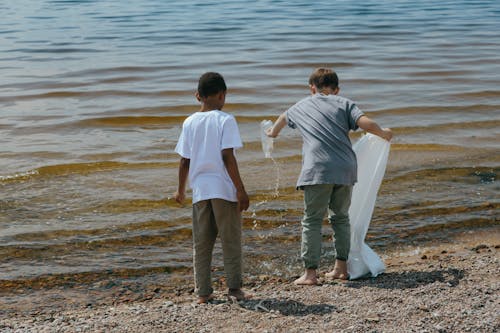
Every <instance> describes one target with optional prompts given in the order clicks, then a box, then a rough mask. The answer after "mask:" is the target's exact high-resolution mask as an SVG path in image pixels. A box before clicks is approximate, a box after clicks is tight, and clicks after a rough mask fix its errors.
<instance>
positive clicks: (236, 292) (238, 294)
mask: <svg viewBox="0 0 500 333" xmlns="http://www.w3.org/2000/svg"><path fill="white" fill-rule="evenodd" d="M227 297H228V298H230V297H235V298H236V300H237V301H245V300H247V299H250V298H252V295H250V294H245V293H244V292H243V290H241V289H229V291H228V293H227Z"/></svg>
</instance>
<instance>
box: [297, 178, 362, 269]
mask: <svg viewBox="0 0 500 333" xmlns="http://www.w3.org/2000/svg"><path fill="white" fill-rule="evenodd" d="M303 189H304V206H305V208H304V218H303V219H302V245H301V256H302V260H303V261H304V266H305V268H311V269H317V268H318V266H319V259H320V256H321V227H322V224H323V219H324V218H325V214H326V211H327V210H328V220H329V221H330V224H331V226H332V228H333V232H334V238H335V250H336V253H337V255H336V259H339V260H347V258H348V256H349V250H350V246H351V226H350V224H349V206H350V205H351V195H352V185H330V184H319V185H308V186H304V187H303Z"/></svg>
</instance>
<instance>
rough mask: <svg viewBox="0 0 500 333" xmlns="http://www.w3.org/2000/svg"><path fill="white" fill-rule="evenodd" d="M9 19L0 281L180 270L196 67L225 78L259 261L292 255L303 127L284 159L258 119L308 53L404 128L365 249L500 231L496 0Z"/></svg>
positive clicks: (77, 0) (292, 83) (186, 264)
mask: <svg viewBox="0 0 500 333" xmlns="http://www.w3.org/2000/svg"><path fill="white" fill-rule="evenodd" d="M0 16H1V17H2V20H1V21H0V69H1V73H2V77H1V80H0V115H1V118H0V147H1V148H0V280H2V281H3V282H4V283H5V282H6V281H11V282H12V281H17V282H18V283H19V284H21V285H22V284H23V283H26V284H29V281H33V279H44V278H45V279H47V280H48V279H49V277H57V278H60V280H61V281H66V280H68V279H71V278H72V276H78V277H79V278H81V277H82V276H87V277H88V276H93V279H99V277H105V276H109V275H110V274H112V275H113V276H116V277H119V276H121V275H123V276H129V275H131V274H132V273H131V272H133V274H132V275H134V276H145V275H148V274H150V273H151V272H158V271H165V272H171V273H172V274H175V273H176V272H178V273H179V274H182V272H187V271H189V268H190V267H191V254H192V251H191V209H190V205H186V206H185V207H179V206H178V205H177V204H175V202H173V201H172V200H171V196H172V194H173V192H174V191H175V189H176V186H177V165H178V160H179V157H178V156H177V155H176V154H175V152H174V147H175V144H176V141H177V138H178V136H179V134H180V128H181V124H182V121H183V120H184V119H185V118H186V117H187V116H188V115H189V114H191V113H193V112H195V111H197V109H198V107H199V105H198V103H197V101H196V99H195V98H194V90H195V88H196V85H197V80H198V78H199V76H200V75H201V74H202V73H203V72H205V71H218V72H220V73H221V74H223V75H224V77H225V79H226V82H227V85H228V88H229V90H228V96H227V100H226V101H227V105H226V106H225V109H224V110H225V111H227V112H230V113H232V114H234V115H235V116H236V118H237V121H238V123H239V127H240V131H241V135H242V139H243V141H244V145H245V146H244V148H243V149H241V150H240V151H238V154H237V158H238V163H239V166H240V171H241V174H242V177H243V180H244V182H245V183H246V187H247V190H248V192H249V194H250V196H251V206H250V209H249V211H248V212H245V213H244V228H243V235H244V251H245V253H246V257H247V269H248V270H249V271H252V272H254V273H259V272H261V273H270V274H277V275H285V276H287V275H289V274H291V273H292V272H296V271H297V269H299V268H300V262H299V260H298V254H299V253H298V252H299V246H300V245H299V242H300V219H301V217H302V208H303V204H302V193H301V192H300V191H296V190H295V182H296V178H297V176H298V173H299V170H300V164H301V139H300V137H299V134H298V133H297V132H295V131H293V130H291V129H285V130H284V131H283V132H282V135H281V136H280V138H278V139H277V140H276V141H275V143H274V146H275V148H274V149H275V150H274V154H273V157H274V158H275V161H276V164H275V163H273V161H272V160H270V159H266V158H264V154H263V152H262V150H261V143H260V128H259V124H260V122H261V121H262V120H264V119H272V120H274V119H276V117H277V116H278V115H279V114H280V113H281V112H282V111H284V110H286V109H287V108H288V107H289V106H291V105H292V104H294V103H295V102H296V101H298V100H299V99H301V98H303V97H305V96H307V94H308V93H309V92H308V87H307V79H308V76H309V74H310V73H311V71H312V70H313V69H314V68H315V67H317V66H328V67H332V68H333V69H334V70H336V71H337V73H338V74H339V77H340V86H341V95H343V96H345V97H348V98H350V99H352V100H354V101H356V103H357V104H358V106H359V107H360V108H361V109H362V110H363V111H365V112H366V113H367V115H369V116H370V117H372V118H373V119H375V120H376V121H377V122H378V123H379V124H381V125H382V126H384V127H391V128H392V129H393V131H394V133H395V138H394V140H393V142H392V146H391V153H390V157H389V163H388V167H387V171H386V175H385V180H384V182H383V184H382V187H381V190H380V193H379V196H378V199H377V204H376V208H375V211H374V216H373V220H372V223H371V227H370V230H369V232H368V236H367V242H368V244H369V245H370V246H372V247H374V248H375V250H376V251H377V252H378V253H380V254H383V253H384V252H385V251H386V250H387V249H389V248H394V247H398V246H405V245H412V244H419V243H420V242H422V241H429V240H434V241H436V242H441V241H445V240H447V239H448V237H449V236H450V235H452V234H453V233H454V232H457V231H464V230H474V229H477V228H486V227H487V228H493V229H492V230H494V231H495V232H497V233H498V232H499V228H498V216H499V214H498V212H499V210H498V208H499V203H500V197H499V185H498V177H497V175H498V173H499V166H500V147H499V142H500V130H499V129H500V88H499V87H500V58H499V54H500V33H499V31H500V2H498V1H442V2H436V1H426V0H424V1H418V2H414V1H388V0H382V1H380V0H378V1H361V2H358V1H335V2H333V1H314V2H310V1H301V0H297V1H271V0H257V1H253V2H250V3H248V2H244V1H234V0H226V1H224V0H222V1H214V2H212V1H194V0H188V1H183V2H179V3H178V4H174V3H173V2H170V1H161V0H141V1H128V2H124V1H118V0H103V1H92V0H87V1H85V0H71V1H70V0H67V1H65V0H54V1H49V0H42V1H27V0H16V1H14V0H6V1H2V4H0ZM359 135H360V134H359V133H354V134H353V136H352V140H353V142H354V141H356V140H357V139H358V138H359ZM331 234H332V232H331V230H330V229H329V226H328V225H326V224H325V226H324V260H325V261H324V262H326V263H328V260H331V259H330V258H331V251H332V245H331ZM216 251H217V253H220V248H219V247H218V248H217V250H216ZM330 263H331V261H330ZM215 265H216V266H218V267H219V268H220V267H221V260H220V258H217V259H216V260H215ZM75 274H76V275H75ZM78 274H80V275H78ZM65 279H66V280H65ZM23 281H24V282H23ZM62 283H64V282H62Z"/></svg>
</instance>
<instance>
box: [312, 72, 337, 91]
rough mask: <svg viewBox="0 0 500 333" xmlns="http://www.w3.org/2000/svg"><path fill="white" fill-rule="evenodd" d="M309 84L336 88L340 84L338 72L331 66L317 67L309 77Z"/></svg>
mask: <svg viewBox="0 0 500 333" xmlns="http://www.w3.org/2000/svg"><path fill="white" fill-rule="evenodd" d="M309 84H310V85H313V86H315V87H316V88H318V89H322V88H332V89H336V88H337V87H338V86H339V78H338V76H337V73H335V72H334V71H332V70H331V69H329V68H323V67H321V68H316V69H315V70H314V71H313V72H312V74H311V76H310V77H309Z"/></svg>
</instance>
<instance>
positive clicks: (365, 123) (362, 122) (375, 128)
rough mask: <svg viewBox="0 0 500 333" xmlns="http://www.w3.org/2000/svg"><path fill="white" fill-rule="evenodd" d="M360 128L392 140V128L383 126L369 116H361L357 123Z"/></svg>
mask: <svg viewBox="0 0 500 333" xmlns="http://www.w3.org/2000/svg"><path fill="white" fill-rule="evenodd" d="M356 124H357V125H358V126H359V127H360V128H362V129H364V130H365V131H367V132H368V133H372V134H375V135H377V136H380V137H381V138H383V139H385V140H387V141H391V139H392V131H391V129H390V128H381V127H380V126H379V125H378V124H377V123H376V122H375V121H373V120H372V119H370V118H368V117H367V116H361V117H359V119H358V121H357V123H356Z"/></svg>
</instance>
